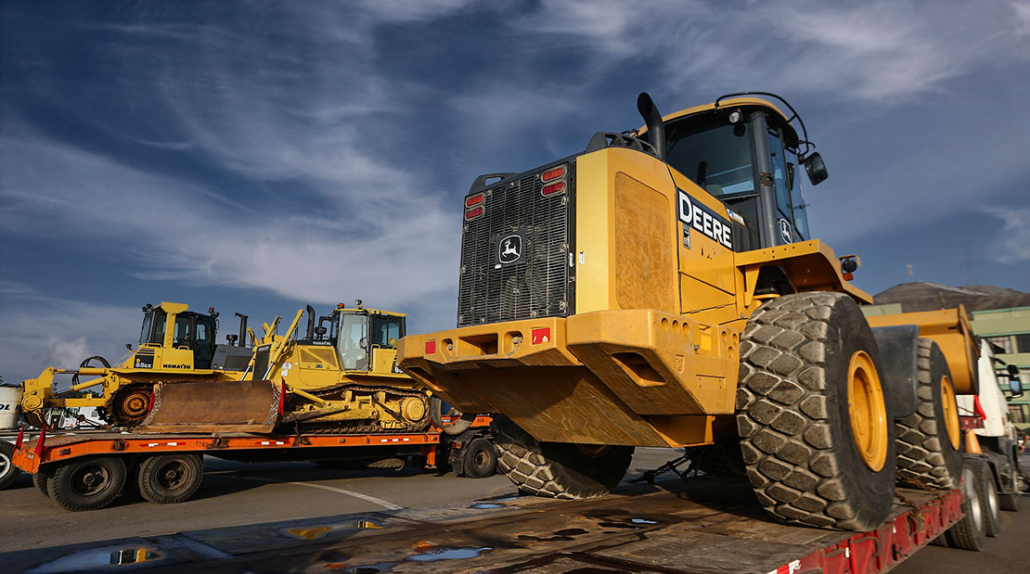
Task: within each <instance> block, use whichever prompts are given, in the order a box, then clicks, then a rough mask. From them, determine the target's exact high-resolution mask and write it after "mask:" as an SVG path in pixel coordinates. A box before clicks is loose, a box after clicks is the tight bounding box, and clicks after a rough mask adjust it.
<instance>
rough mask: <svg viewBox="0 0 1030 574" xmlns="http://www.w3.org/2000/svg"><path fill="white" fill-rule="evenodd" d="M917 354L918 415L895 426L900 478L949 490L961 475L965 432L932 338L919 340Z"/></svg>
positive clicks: (944, 362)
mask: <svg viewBox="0 0 1030 574" xmlns="http://www.w3.org/2000/svg"><path fill="white" fill-rule="evenodd" d="M918 352H919V355H918V362H917V367H918V379H919V380H918V384H919V387H918V390H917V394H918V399H917V400H918V404H917V406H916V412H914V413H912V415H910V416H908V417H905V418H904V419H902V420H900V421H897V422H896V423H895V426H896V427H897V428H896V435H897V451H898V478H899V479H901V480H902V481H910V482H915V483H917V484H919V483H922V484H925V485H928V486H931V487H935V488H945V489H949V490H950V489H952V488H956V487H958V482H959V477H960V476H961V475H962V429H961V425H960V423H959V418H958V405H957V404H956V403H955V389H954V387H952V384H951V370H950V369H949V368H948V362H947V360H946V359H945V358H944V353H942V352H941V350H940V348H939V347H938V346H937V343H934V342H933V341H932V340H931V339H919V351H918Z"/></svg>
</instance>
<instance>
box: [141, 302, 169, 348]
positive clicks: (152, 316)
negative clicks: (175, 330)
mask: <svg viewBox="0 0 1030 574" xmlns="http://www.w3.org/2000/svg"><path fill="white" fill-rule="evenodd" d="M166 318H167V315H166V314H165V312H164V311H163V310H161V309H155V310H153V311H151V312H150V313H149V314H148V315H147V316H146V317H144V319H143V331H142V332H141V333H140V338H139V343H140V345H142V344H144V343H152V344H155V345H161V344H163V343H164V338H165V319H166Z"/></svg>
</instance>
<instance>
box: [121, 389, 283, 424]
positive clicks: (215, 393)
mask: <svg viewBox="0 0 1030 574" xmlns="http://www.w3.org/2000/svg"><path fill="white" fill-rule="evenodd" d="M280 393H281V391H280V386H279V385H278V384H275V383H273V382H272V381H197V382H176V383H158V384H157V385H155V386H154V399H153V406H152V407H151V409H150V414H148V415H147V418H146V419H144V420H143V422H142V423H141V424H140V425H139V426H137V427H136V428H135V431H136V432H140V433H175V432H183V433H188V432H253V433H268V432H272V429H273V428H275V424H276V421H277V420H278V417H279V395H280Z"/></svg>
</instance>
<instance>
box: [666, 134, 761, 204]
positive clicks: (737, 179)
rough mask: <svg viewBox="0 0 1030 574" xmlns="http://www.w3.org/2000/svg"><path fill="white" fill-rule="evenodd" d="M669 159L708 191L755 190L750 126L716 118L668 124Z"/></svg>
mask: <svg viewBox="0 0 1030 574" xmlns="http://www.w3.org/2000/svg"><path fill="white" fill-rule="evenodd" d="M668 129H669V134H668V136H667V139H668V142H669V143H668V148H667V151H666V159H667V161H668V163H669V165H671V166H672V167H674V168H676V170H677V171H679V172H680V173H682V174H683V175H685V176H687V177H688V178H690V179H691V180H692V181H693V182H694V183H696V184H697V185H698V186H699V187H700V188H702V189H704V190H705V191H707V192H708V193H710V194H712V195H715V196H720V195H728V194H732V193H742V192H747V191H754V190H755V177H754V168H753V166H752V164H751V157H752V155H751V138H750V137H748V132H749V131H750V130H751V126H750V125H747V124H746V123H743V122H740V123H736V124H731V123H729V120H727V119H726V118H725V117H713V118H710V121H708V122H707V123H698V122H685V121H681V122H675V123H672V124H670V125H669V128H668Z"/></svg>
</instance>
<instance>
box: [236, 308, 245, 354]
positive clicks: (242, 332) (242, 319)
mask: <svg viewBox="0 0 1030 574" xmlns="http://www.w3.org/2000/svg"><path fill="white" fill-rule="evenodd" d="M236 316H237V317H239V318H240V342H239V345H240V346H241V347H246V346H247V317H248V316H247V315H241V314H239V313H236Z"/></svg>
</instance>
